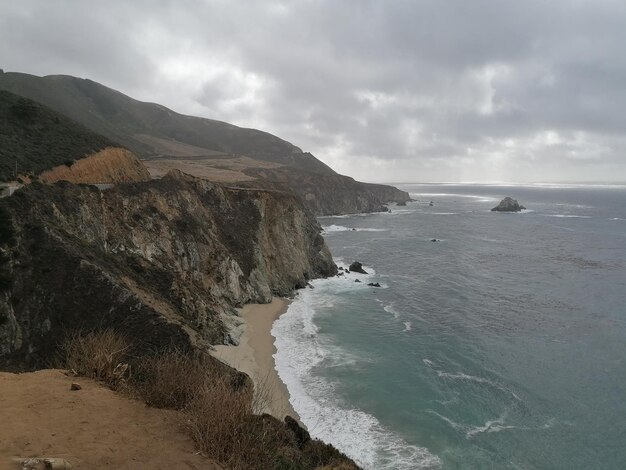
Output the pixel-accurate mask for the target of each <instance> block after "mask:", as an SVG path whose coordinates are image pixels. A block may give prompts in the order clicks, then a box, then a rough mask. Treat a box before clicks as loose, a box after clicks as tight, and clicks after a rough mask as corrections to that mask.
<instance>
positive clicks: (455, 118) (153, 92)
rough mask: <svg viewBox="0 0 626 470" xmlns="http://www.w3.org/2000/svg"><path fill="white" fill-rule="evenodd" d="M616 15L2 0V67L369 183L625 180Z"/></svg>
mask: <svg viewBox="0 0 626 470" xmlns="http://www.w3.org/2000/svg"><path fill="white" fill-rule="evenodd" d="M624 44H626V4H625V3H624V2H623V1H611V0H595V1H591V0H587V1H585V0H568V1H566V0H554V1H551V2H545V1H543V0H529V1H526V2H514V1H502V0H476V1H472V2H467V1H465V0H455V1H446V2H442V1H439V0H429V1H408V0H407V1H403V0H396V1H393V2H379V1H374V0H370V1H357V0H342V1H340V2H338V1H332V0H326V1H312V0H302V1H298V2H288V1H261V0H258V1H246V2H232V1H226V0H222V1H219V0H215V1H206V2H195V1H191V0H188V1H176V2H174V1H161V2H155V1H150V2H149V1H147V0H142V1H133V2H123V1H111V2H99V3H95V2H80V1H78V0H66V1H58V2H48V1H44V0H39V1H27V2H19V4H18V2H4V3H1V4H0V57H2V60H3V63H2V64H0V66H1V67H4V68H5V69H6V70H15V71H24V72H29V73H35V74H42V75H43V74H50V73H67V74H72V75H78V76H84V77H89V78H92V79H93V80H96V81H100V82H102V83H104V84H106V85H108V86H111V87H113V88H116V89H119V90H121V91H123V92H125V93H127V94H130V95H131V96H134V97H136V98H139V99H144V100H149V101H155V102H159V103H162V104H164V105H166V106H169V107H171V108H173V109H174V110H176V111H180V112H185V113H190V114H195V115H202V116H206V117H212V118H217V119H222V120H225V121H229V122H233V123H235V124H239V125H244V126H250V127H257V128H261V129H264V130H268V131H269V132H272V133H275V134H277V135H279V136H281V137H283V138H285V139H287V140H290V141H292V142H293V143H294V144H296V145H298V146H299V147H301V148H303V149H305V150H309V151H311V152H313V153H314V154H315V155H316V156H318V158H320V159H322V160H324V161H326V162H327V163H329V164H330V165H331V166H333V167H335V168H336V169H337V170H339V171H342V172H344V173H348V174H351V175H353V176H356V177H359V178H362V179H366V180H377V181H384V180H388V181H407V180H416V181H417V180H421V181H425V180H447V181H450V180H514V181H515V180H516V181H519V180H526V181H548V180H552V181H555V180H590V179H594V180H613V181H615V180H626V176H623V175H626V137H625V135H626V119H624V118H623V110H624V109H626V86H625V85H626V55H624V54H623V45H624Z"/></svg>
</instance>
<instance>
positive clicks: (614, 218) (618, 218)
mask: <svg viewBox="0 0 626 470" xmlns="http://www.w3.org/2000/svg"><path fill="white" fill-rule="evenodd" d="M609 220H626V219H622V218H621V217H612V218H610V219H609Z"/></svg>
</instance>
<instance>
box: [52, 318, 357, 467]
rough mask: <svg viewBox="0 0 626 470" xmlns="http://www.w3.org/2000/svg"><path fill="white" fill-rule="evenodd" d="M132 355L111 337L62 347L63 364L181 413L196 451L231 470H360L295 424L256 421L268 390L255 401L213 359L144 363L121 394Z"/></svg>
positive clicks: (173, 355) (83, 338)
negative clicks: (123, 372)
mask: <svg viewBox="0 0 626 470" xmlns="http://www.w3.org/2000/svg"><path fill="white" fill-rule="evenodd" d="M128 349H129V343H128V342H127V341H126V339H125V338H124V337H123V336H121V335H120V334H119V333H116V332H114V331H112V330H104V331H100V332H96V333H88V334H80V333H77V334H73V335H72V336H70V337H69V338H68V339H67V340H66V341H65V342H64V344H63V348H62V352H63V354H62V363H63V365H64V366H65V367H66V368H68V369H70V370H72V371H74V373H75V374H77V375H82V376H86V377H92V378H95V379H99V380H102V381H104V382H106V383H107V384H109V385H111V386H115V388H118V389H119V388H123V389H124V390H125V391H126V392H128V393H130V394H131V395H133V396H135V397H138V398H141V399H142V400H144V401H145V402H146V403H147V404H148V405H151V406H155V407H159V408H172V409H176V410H179V412H180V417H181V422H182V423H183V424H184V427H185V429H186V431H187V432H188V433H189V435H190V436H191V437H192V439H193V440H194V442H195V443H196V446H197V447H198V449H199V450H200V451H201V452H203V453H204V454H205V455H206V456H207V457H210V458H211V459H214V460H216V461H218V462H219V463H220V464H222V465H224V466H225V467H226V468H229V469H231V470H256V469H259V470H296V469H314V468H321V467H323V466H326V467H324V468H326V469H335V468H336V469H345V470H351V469H354V468H357V467H355V466H353V465H352V464H351V462H350V461H349V460H348V459H346V457H345V456H344V455H342V454H341V453H340V452H339V451H337V450H336V449H335V448H334V447H332V446H328V445H325V444H323V443H322V442H319V441H317V440H311V439H310V437H309V434H308V432H306V430H304V429H302V428H300V427H299V425H298V424H297V422H296V421H295V420H293V419H290V418H288V419H286V421H285V422H284V423H283V422H281V421H279V420H277V419H275V418H273V417H272V416H269V415H266V414H262V415H259V414H255V413H258V412H259V410H262V409H266V408H267V405H268V403H269V401H268V400H269V399H270V396H271V394H270V393H269V392H270V390H266V389H264V388H265V387H268V382H267V381H263V383H262V384H257V390H256V391H255V392H254V393H253V390H252V387H251V386H250V382H249V380H248V379H247V378H246V376H245V375H244V374H241V373H237V372H234V371H233V370H232V369H229V368H227V367H225V366H223V365H222V364H219V363H217V362H216V361H215V360H213V359H212V358H205V359H200V358H197V357H193V356H192V355H190V354H188V353H185V352H181V351H178V350H172V351H168V352H164V353H161V354H160V355H158V356H154V357H144V358H141V359H138V360H136V361H134V362H133V374H132V376H130V380H127V381H124V387H119V385H120V383H121V382H120V377H119V364H125V363H126V362H127V360H128V358H127V357H126V356H127V351H128ZM259 385H260V387H259ZM259 388H260V389H259Z"/></svg>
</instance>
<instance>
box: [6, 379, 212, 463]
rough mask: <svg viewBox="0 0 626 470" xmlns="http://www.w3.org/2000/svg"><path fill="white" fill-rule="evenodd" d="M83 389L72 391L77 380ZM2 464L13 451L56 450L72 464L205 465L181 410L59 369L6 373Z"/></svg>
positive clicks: (42, 453) (53, 453)
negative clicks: (152, 404)
mask: <svg viewBox="0 0 626 470" xmlns="http://www.w3.org/2000/svg"><path fill="white" fill-rule="evenodd" d="M74 381H76V382H79V383H80V384H81V386H82V390H79V391H70V384H71V383H72V382H74ZM0 390H2V393H0V423H2V424H1V425H0V469H4V468H7V469H11V468H14V469H18V468H19V466H18V465H16V464H13V463H12V462H11V460H10V459H11V457H57V458H64V459H66V460H67V461H69V462H70V463H71V464H72V466H73V469H106V468H110V469H138V468H149V469H155V470H156V469H163V470H166V469H167V470H169V469H174V468H176V469H182V470H184V469H203V470H204V469H207V470H218V469H221V467H220V466H219V465H217V464H215V463H213V462H212V461H209V460H207V459H205V458H204V457H202V456H199V455H197V454H196V452H195V449H194V445H193V443H192V442H191V440H190V439H189V438H187V436H185V435H184V434H183V432H182V431H181V430H180V427H179V426H180V424H179V423H178V422H177V421H176V418H175V415H174V414H173V413H172V412H170V411H166V410H157V409H154V408H148V407H146V406H145V405H144V404H143V403H141V402H139V401H134V400H129V399H127V398H124V397H122V396H120V395H119V394H116V393H115V392H113V391H111V390H109V389H106V388H103V387H102V386H100V385H99V384H97V383H96V382H94V381H92V380H89V379H85V378H79V379H77V378H70V377H67V376H65V375H64V374H63V372H62V371H59V370H41V371H38V372H32V373H28V374H9V373H0Z"/></svg>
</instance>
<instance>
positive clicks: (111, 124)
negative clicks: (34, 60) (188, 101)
mask: <svg viewBox="0 0 626 470" xmlns="http://www.w3.org/2000/svg"><path fill="white" fill-rule="evenodd" d="M0 89H5V90H8V91H11V92H13V93H16V94H19V95H22V96H25V97H27V98H30V99H33V100H35V101H38V102H40V103H43V104H45V105H46V106H49V107H51V108H52V109H54V110H56V111H57V112H60V113H62V114H64V115H66V116H69V117H70V118H72V119H74V120H76V121H77V122H80V123H81V124H83V125H84V126H86V127H88V128H89V129H91V130H93V131H94V132H97V133H99V134H102V135H104V136H106V137H108V138H110V139H112V140H114V141H116V142H120V143H121V144H123V145H124V146H125V147H127V148H129V149H130V150H132V151H133V152H135V153H136V154H138V155H139V156H141V157H144V158H145V157H155V156H159V155H177V153H176V147H177V145H178V146H179V147H181V148H182V147H184V149H185V151H186V152H187V153H186V154H187V155H188V149H189V148H190V147H189V146H193V147H194V148H196V151H197V152H199V153H200V154H204V155H214V154H215V153H216V152H217V153H226V154H236V155H249V156H252V157H254V158H257V159H260V160H266V161H272V162H276V163H281V164H286V165H290V166H295V167H297V168H301V169H306V170H308V171H316V172H321V173H325V174H333V173H334V171H333V170H332V169H330V167H328V166H327V165H325V164H324V163H322V162H320V161H319V160H317V159H316V158H315V157H314V156H313V155H311V154H308V153H303V152H302V151H301V150H300V149H299V148H298V147H296V146H294V145H292V144H290V143H289V142H287V141H285V140H282V139H280V138H278V137H276V136H274V135H272V134H269V133H267V132H262V131H259V130H256V129H245V128H241V127H237V126H234V125H232V124H228V123H225V122H222V121H216V120H212V119H205V118H199V117H193V116H185V115H182V114H178V113H176V112H174V111H172V110H170V109H168V108H166V107H164V106H161V105H158V104H154V103H144V102H141V101H137V100H134V99H132V98H130V97H128V96H126V95H124V94H122V93H120V92H118V91H115V90H112V89H111V88H107V87H105V86H103V85H100V84H99V83H96V82H94V81H92V80H86V79H80V78H76V77H71V76H67V75H49V76H45V77H37V76H34V75H28V74H23V73H13V72H6V73H0Z"/></svg>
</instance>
